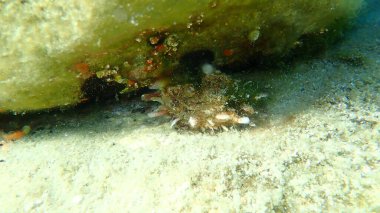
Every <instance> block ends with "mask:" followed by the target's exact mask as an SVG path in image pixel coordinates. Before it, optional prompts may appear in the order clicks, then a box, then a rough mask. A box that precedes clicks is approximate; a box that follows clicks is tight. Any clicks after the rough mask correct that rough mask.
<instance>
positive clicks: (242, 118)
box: [237, 117, 251, 124]
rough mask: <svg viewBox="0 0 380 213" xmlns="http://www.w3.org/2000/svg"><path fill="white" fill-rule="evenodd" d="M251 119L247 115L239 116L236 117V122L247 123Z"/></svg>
mask: <svg viewBox="0 0 380 213" xmlns="http://www.w3.org/2000/svg"><path fill="white" fill-rule="evenodd" d="M250 122H251V120H250V119H249V118H248V117H240V118H238V119H237V123H239V124H249V123H250Z"/></svg>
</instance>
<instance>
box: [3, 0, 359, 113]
mask: <svg viewBox="0 0 380 213" xmlns="http://www.w3.org/2000/svg"><path fill="white" fill-rule="evenodd" d="M361 5H362V0H310V1H304V0H294V1H287V0H277V1H272V0H245V1H241V0H198V1H190V0H186V1H175V0H162V1H152V0H139V1H122V0H81V1H76V0H67V1H48V0H34V1H5V2H4V1H3V2H0V23H1V25H0V46H1V48H0V110H1V111H30V110H39V109H47V108H53V107H58V106H66V105H73V104H76V103H78V102H80V101H81V100H82V99H83V98H85V96H86V95H91V94H87V93H89V92H88V91H90V93H91V92H95V93H96V90H91V88H88V87H91V86H92V84H91V83H88V82H89V81H90V79H93V78H99V79H102V81H104V82H108V83H112V82H113V83H115V84H117V85H119V86H120V85H122V87H124V88H125V90H124V92H125V91H129V90H132V89H135V88H139V87H142V86H146V85H151V84H153V83H154V82H155V81H156V79H158V78H160V77H161V76H165V75H168V73H171V72H172V71H173V70H174V69H175V67H176V66H177V65H178V62H179V61H180V60H179V59H181V57H184V55H188V56H189V55H190V56H191V54H192V53H194V52H197V51H203V53H204V52H206V53H208V54H209V55H207V54H206V56H205V57H209V58H213V59H214V63H215V64H217V65H223V64H229V63H235V62H239V61H240V60H242V59H244V58H247V57H254V56H256V55H270V54H277V53H281V54H282V53H285V52H287V51H288V50H289V49H291V48H293V47H295V46H297V45H302V42H300V40H299V39H300V38H301V36H303V35H311V34H313V35H316V34H321V35H322V34H324V33H326V32H331V31H333V30H334V29H332V26H336V24H337V21H340V20H344V19H347V18H350V17H352V16H354V15H355V13H356V12H357V10H358V9H359V8H360V7H361ZM206 50H207V51H206ZM210 54H211V56H210ZM185 57H186V56H185ZM174 75H175V73H174ZM84 85H85V86H84ZM84 88H85V90H86V92H83V90H84ZM84 93H86V94H84Z"/></svg>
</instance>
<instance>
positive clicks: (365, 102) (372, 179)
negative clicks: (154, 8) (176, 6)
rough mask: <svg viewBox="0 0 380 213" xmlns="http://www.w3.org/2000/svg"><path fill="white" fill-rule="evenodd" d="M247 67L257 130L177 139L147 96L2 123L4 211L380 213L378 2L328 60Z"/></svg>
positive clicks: (180, 133)
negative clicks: (255, 97)
mask: <svg viewBox="0 0 380 213" xmlns="http://www.w3.org/2000/svg"><path fill="white" fill-rule="evenodd" d="M235 69H237V68H235ZM239 69H241V72H234V73H231V72H228V68H225V70H223V69H221V71H222V72H224V73H227V74H228V75H229V76H231V78H232V79H234V80H235V81H244V82H254V86H252V87H251V86H249V84H247V85H248V86H247V88H246V90H252V92H253V90H254V89H255V88H261V89H262V91H263V93H262V96H263V98H264V99H265V103H263V104H262V105H258V106H257V109H256V108H255V110H257V116H256V115H255V117H254V119H253V120H252V123H251V124H252V125H250V126H249V127H245V126H243V127H242V128H240V127H239V126H238V127H236V128H231V129H229V128H228V129H227V130H225V131H220V132H214V133H213V132H206V133H201V132H193V131H188V130H186V129H185V130H183V129H178V130H177V129H174V128H173V127H172V124H173V119H172V118H170V117H169V118H168V117H155V118H152V117H150V116H149V113H150V112H152V111H154V110H155V109H156V108H157V107H158V105H159V104H156V103H152V102H144V101H141V100H140V97H139V95H141V94H140V93H138V94H137V95H138V96H136V97H134V96H131V97H118V98H117V100H115V99H114V98H112V99H106V100H101V101H98V102H96V101H94V102H90V103H86V104H83V105H79V106H77V107H74V108H70V109H62V110H59V109H58V110H51V111H50V112H36V113H26V114H20V113H16V114H15V115H13V114H3V115H0V125H1V126H0V130H1V131H2V135H3V140H1V143H0V144H1V146H0V149H1V150H0V212H126V211H127V212H380V202H379V201H380V124H379V121H380V95H379V92H380V2H379V1H378V0H369V1H366V6H365V8H363V9H362V10H361V12H360V14H359V16H358V17H357V19H355V21H354V23H353V24H352V26H351V28H350V29H348V30H346V31H345V32H344V35H343V36H342V38H341V39H340V40H339V41H338V42H336V43H334V44H333V45H331V46H329V47H328V48H327V49H326V50H325V51H322V52H318V53H316V54H311V55H310V56H307V57H300V58H297V59H294V60H293V59H290V60H288V59H287V60H285V61H284V62H280V63H279V64H276V65H275V66H256V64H252V65H250V66H248V67H246V66H245V67H242V68H239ZM248 92H249V91H248ZM23 128H24V130H23V131H25V132H27V133H28V134H26V135H25V136H24V135H23V136H24V137H20V138H19V139H18V140H13V138H10V139H9V140H7V138H6V137H7V136H9V135H10V134H12V132H14V131H17V130H20V129H23ZM25 129H27V130H25Z"/></svg>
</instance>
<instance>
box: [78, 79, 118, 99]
mask: <svg viewBox="0 0 380 213" xmlns="http://www.w3.org/2000/svg"><path fill="white" fill-rule="evenodd" d="M124 88H125V85H124V84H119V83H117V82H115V81H107V80H106V79H102V78H97V77H91V78H89V79H87V80H86V81H85V82H84V83H83V85H82V88H81V90H82V93H83V98H84V99H88V100H90V101H93V100H96V101H98V100H106V99H110V98H114V97H115V95H117V94H118V93H119V92H120V91H121V90H123V89H124Z"/></svg>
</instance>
